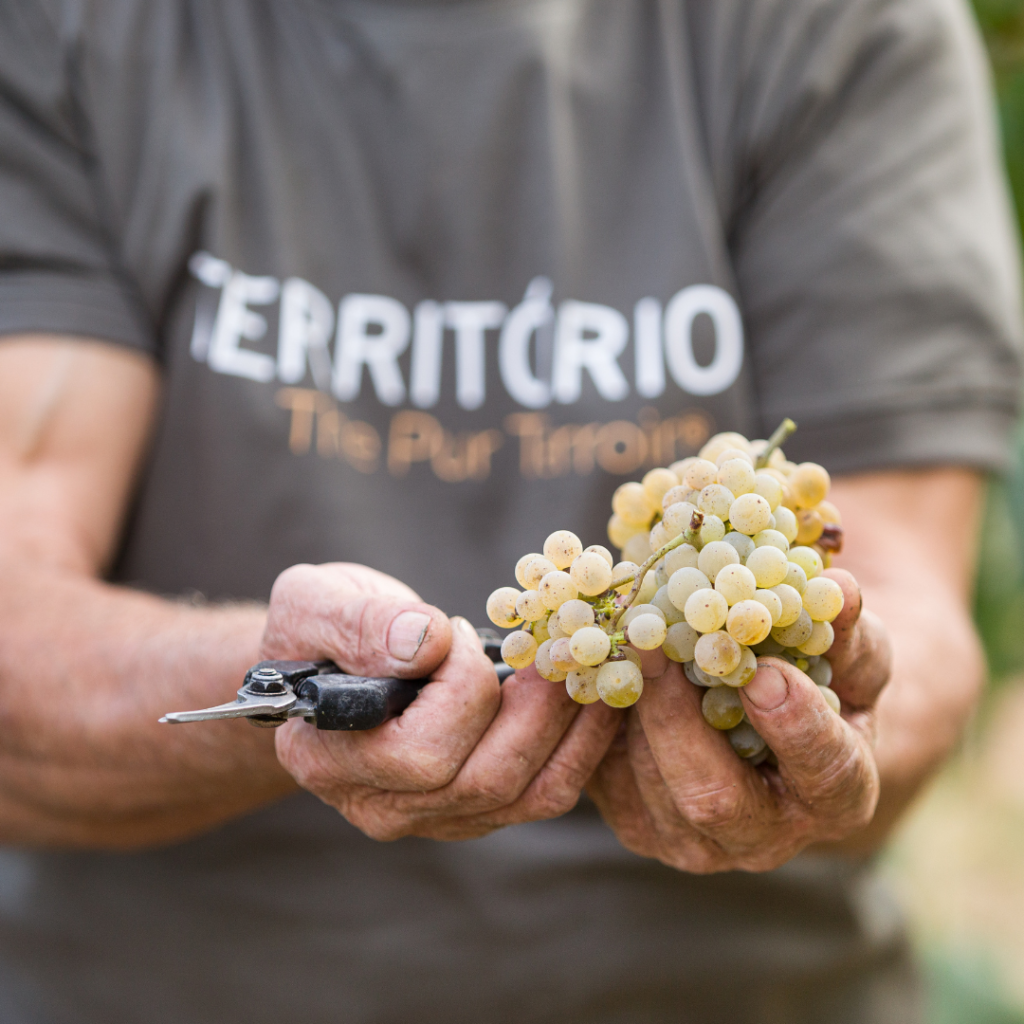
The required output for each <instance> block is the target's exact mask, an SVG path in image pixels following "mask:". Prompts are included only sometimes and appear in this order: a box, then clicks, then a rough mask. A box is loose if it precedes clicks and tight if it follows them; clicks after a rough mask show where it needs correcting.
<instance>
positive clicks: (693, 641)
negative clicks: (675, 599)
mask: <svg viewBox="0 0 1024 1024" xmlns="http://www.w3.org/2000/svg"><path fill="white" fill-rule="evenodd" d="M699 639H700V633H698V632H697V630H695V629H694V628H693V626H691V625H690V624H689V623H688V622H673V623H672V625H671V626H669V627H668V629H667V630H666V632H665V642H664V643H663V644H662V645H661V649H662V650H663V651H664V652H665V655H666V656H667V657H668V658H669V660H671V661H678V662H683V661H693V652H694V648H695V647H696V646H697V641H698V640H699Z"/></svg>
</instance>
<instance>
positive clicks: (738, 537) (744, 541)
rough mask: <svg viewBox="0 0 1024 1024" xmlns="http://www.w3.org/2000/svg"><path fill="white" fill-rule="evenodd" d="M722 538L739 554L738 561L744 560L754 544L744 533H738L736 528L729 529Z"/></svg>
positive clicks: (748, 555)
mask: <svg viewBox="0 0 1024 1024" xmlns="http://www.w3.org/2000/svg"><path fill="white" fill-rule="evenodd" d="M722 540H724V541H725V543H726V544H731V545H732V546H733V547H734V548H735V549H736V554H738V555H739V556H740V561H743V562H745V561H746V560H747V559H748V558H749V557H750V555H751V552H752V551H753V550H754V547H755V544H754V542H753V540H752V539H751V538H750V537H748V536H747V535H746V534H745V533H738V532H737V531H736V530H730V531H729V533H727V534H726V535H725V536H724V537H723V538H722Z"/></svg>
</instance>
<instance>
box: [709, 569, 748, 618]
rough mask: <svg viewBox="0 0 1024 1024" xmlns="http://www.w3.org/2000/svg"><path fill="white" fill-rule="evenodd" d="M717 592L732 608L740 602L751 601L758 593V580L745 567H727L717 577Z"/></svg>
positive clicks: (720, 570)
mask: <svg viewBox="0 0 1024 1024" xmlns="http://www.w3.org/2000/svg"><path fill="white" fill-rule="evenodd" d="M715 590H717V591H718V593H720V594H721V595H722V597H724V598H725V600H726V601H727V602H728V603H729V607H730V608H731V607H732V606H733V605H734V604H737V603H738V602H740V601H749V600H750V599H751V598H752V597H753V596H754V594H755V592H756V591H757V580H756V579H755V578H754V574H753V573H752V572H751V571H750V570H749V569H748V568H747V567H746V566H745V565H726V566H723V567H722V568H721V569H719V571H718V573H717V574H716V576H715Z"/></svg>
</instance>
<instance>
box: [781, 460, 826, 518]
mask: <svg viewBox="0 0 1024 1024" xmlns="http://www.w3.org/2000/svg"><path fill="white" fill-rule="evenodd" d="M830 486H831V481H830V480H829V476H828V472H827V470H826V469H825V468H824V467H823V466H819V465H818V464H817V463H816V462H802V463H800V465H799V466H797V468H796V471H795V472H794V473H792V474H791V475H790V478H789V489H790V491H791V492H792V494H793V500H794V501H795V502H796V504H797V507H798V508H814V506H815V505H817V504H818V503H819V502H821V501H824V500H825V499H826V498H827V497H828V489H829V487H830Z"/></svg>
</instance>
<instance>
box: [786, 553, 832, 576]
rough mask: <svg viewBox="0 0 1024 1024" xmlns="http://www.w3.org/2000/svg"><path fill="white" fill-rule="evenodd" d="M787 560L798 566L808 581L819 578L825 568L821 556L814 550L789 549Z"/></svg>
mask: <svg viewBox="0 0 1024 1024" xmlns="http://www.w3.org/2000/svg"><path fill="white" fill-rule="evenodd" d="M789 560H790V561H791V562H794V563H795V564H796V565H799V566H800V568H801V569H803V571H804V575H806V577H807V578H808V579H809V580H813V579H814V577H815V576H820V575H821V573H822V571H823V570H824V568H825V565H824V563H823V562H822V560H821V555H819V554H818V552H817V551H815V550H814V548H808V547H796V548H790V549H789Z"/></svg>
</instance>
